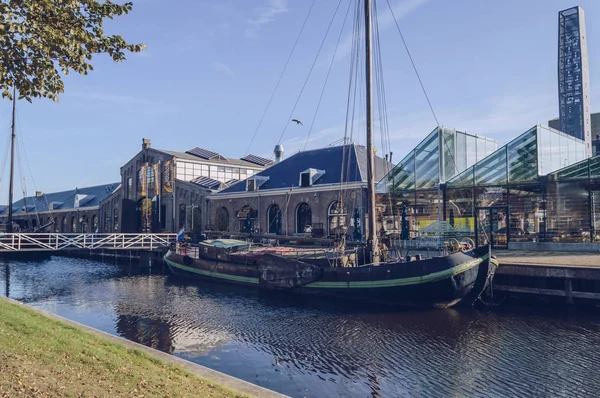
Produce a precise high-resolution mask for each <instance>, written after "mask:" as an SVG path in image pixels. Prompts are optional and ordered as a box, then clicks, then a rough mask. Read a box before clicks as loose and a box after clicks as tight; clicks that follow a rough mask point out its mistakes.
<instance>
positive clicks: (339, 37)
mask: <svg viewBox="0 0 600 398" xmlns="http://www.w3.org/2000/svg"><path fill="white" fill-rule="evenodd" d="M351 5H352V2H349V3H348V9H347V10H346V16H345V17H344V21H343V22H342V28H341V29H340V34H339V36H338V39H337V42H336V44H335V50H334V51H333V55H332V57H331V62H330V63H329V69H328V70H327V75H326V76H325V82H324V83H323V89H322V90H321V95H320V96H319V102H317V109H316V110H315V115H314V117H313V120H312V123H311V124H310V129H309V130H308V135H307V136H306V142H305V143H304V149H303V150H306V146H307V145H308V140H309V138H310V134H311V133H312V130H313V126H314V125H315V120H317V114H318V113H319V108H320V107H321V101H322V100H323V94H325V88H326V87H327V82H328V81H329V75H330V74H331V70H332V69H333V62H334V61H335V56H336V54H337V50H338V47H339V45H340V41H341V39H342V34H343V33H344V27H345V26H346V20H347V19H348V14H349V13H350V6H351Z"/></svg>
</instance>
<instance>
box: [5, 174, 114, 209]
mask: <svg viewBox="0 0 600 398" xmlns="http://www.w3.org/2000/svg"><path fill="white" fill-rule="evenodd" d="M119 184H120V183H118V182H115V183H112V184H105V185H98V186H95V187H86V188H76V189H72V190H70V191H63V192H54V193H48V194H42V195H41V196H40V197H39V198H36V197H35V196H29V197H27V198H26V199H27V200H26V201H25V199H20V200H18V201H17V202H15V203H14V204H13V214H14V215H17V214H22V213H24V210H23V207H24V206H25V202H27V208H28V210H27V211H28V212H42V211H48V206H49V205H50V203H53V202H54V203H57V204H58V203H61V205H60V207H58V208H55V209H54V210H64V209H72V208H74V207H75V195H77V194H79V195H85V197H82V198H81V201H82V202H81V205H80V207H91V206H98V205H99V204H100V201H102V200H104V199H105V198H106V197H107V196H109V195H110V194H112V193H113V192H114V191H115V189H117V188H118V187H119ZM7 210H8V208H5V209H2V208H1V207H0V214H2V215H5V214H6V213H7Z"/></svg>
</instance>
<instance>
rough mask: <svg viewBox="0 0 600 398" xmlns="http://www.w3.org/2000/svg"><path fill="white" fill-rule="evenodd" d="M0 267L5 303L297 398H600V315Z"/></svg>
mask: <svg viewBox="0 0 600 398" xmlns="http://www.w3.org/2000/svg"><path fill="white" fill-rule="evenodd" d="M2 261H3V260H0V293H1V294H3V295H5V296H9V297H10V298H13V299H15V300H19V301H21V302H23V303H26V304H28V305H31V306H34V307H37V308H40V309H43V310H45V311H48V312H51V313H55V314H58V315H60V316H63V317H65V318H68V319H71V320H74V321H77V322H80V323H83V324H85V325H88V326H91V327H94V328H96V329H100V330H103V331H105V332H108V333H112V334H114V335H117V336H121V337H124V338H126V339H129V340H132V341H135V342H139V343H142V344H145V345H147V346H150V347H153V348H156V349H159V350H161V351H164V352H168V353H171V354H173V355H176V356H178V357H182V358H185V359H187V360H190V361H192V362H195V363H198V364H200V365H204V366H207V367H210V368H212V369H215V370H219V371H221V372H224V373H227V374H230V375H233V376H235V377H238V378H241V379H244V380H247V381H249V382H251V383H255V384H258V385H261V386H264V387H266V388H269V389H272V390H275V391H279V392H281V393H284V394H287V395H290V396H293V397H334V396H341V397H404V396H407V397H432V396H436V397H442V396H470V397H523V396H553V397H573V396H598V391H600V366H598V364H599V363H600V362H599V361H600V359H599V358H600V314H598V313H594V312H579V313H570V312H566V311H565V310H564V309H562V310H561V309H558V308H550V309H548V308H547V309H544V310H542V309H540V308H535V309H533V308H532V309H527V310H523V309H521V310H515V309H512V310H511V309H500V310H499V309H495V310H494V311H489V310H471V309H450V310H427V311H414V310H398V309H389V308H388V309H383V308H379V307H377V306H366V305H356V304H342V303H336V302H328V301H326V300H322V299H320V300H314V299H312V300H307V299H305V298H302V297H295V296H290V295H282V294H272V293H271V294H266V293H260V292H257V291H254V290H249V289H242V288H236V287H231V286H228V285H215V284H210V283H198V282H187V281H185V280H181V279H178V278H176V277H173V276H171V275H169V273H168V270H167V269H166V268H164V267H163V265H162V264H161V265H158V266H154V267H152V268H148V267H140V266H139V265H135V264H131V265H129V264H126V265H123V264H121V265H117V264H110V263H103V262H98V261H91V260H85V259H83V260H82V259H72V258H63V257H53V258H52V259H50V260H46V261H40V262H15V261H11V262H7V261H4V262H2Z"/></svg>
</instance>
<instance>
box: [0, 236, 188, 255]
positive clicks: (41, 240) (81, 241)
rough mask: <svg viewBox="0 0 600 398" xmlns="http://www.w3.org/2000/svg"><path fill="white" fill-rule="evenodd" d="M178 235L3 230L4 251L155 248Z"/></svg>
mask: <svg viewBox="0 0 600 398" xmlns="http://www.w3.org/2000/svg"><path fill="white" fill-rule="evenodd" d="M176 238H177V234H140V233H132V234H77V233H0V253H3V252H4V253H6V252H28V251H29V252H35V251H46V252H47V251H64V250H155V249H160V248H162V247H168V246H169V245H170V244H171V243H172V242H173V241H175V239H176Z"/></svg>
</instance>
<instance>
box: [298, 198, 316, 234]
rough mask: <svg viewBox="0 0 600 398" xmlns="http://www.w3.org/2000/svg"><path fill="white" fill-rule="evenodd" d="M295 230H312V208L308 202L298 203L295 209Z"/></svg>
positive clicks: (302, 231) (299, 231) (300, 231)
mask: <svg viewBox="0 0 600 398" xmlns="http://www.w3.org/2000/svg"><path fill="white" fill-rule="evenodd" d="M296 232H297V233H304V232H312V210H311V209H310V206H309V205H308V203H300V205H299V206H298V208H297V209H296Z"/></svg>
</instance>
